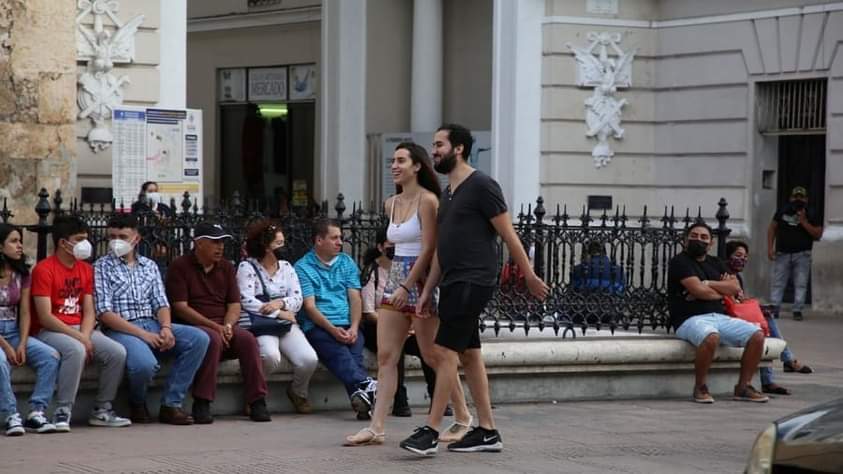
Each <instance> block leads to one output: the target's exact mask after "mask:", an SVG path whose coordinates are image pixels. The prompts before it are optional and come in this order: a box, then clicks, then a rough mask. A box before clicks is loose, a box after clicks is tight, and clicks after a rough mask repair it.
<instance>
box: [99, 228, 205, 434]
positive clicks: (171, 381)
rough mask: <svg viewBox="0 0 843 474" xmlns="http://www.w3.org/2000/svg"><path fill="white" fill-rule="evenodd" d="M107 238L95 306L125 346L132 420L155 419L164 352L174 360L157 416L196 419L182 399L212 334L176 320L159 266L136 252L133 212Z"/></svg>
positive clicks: (175, 420) (107, 327)
mask: <svg viewBox="0 0 843 474" xmlns="http://www.w3.org/2000/svg"><path fill="white" fill-rule="evenodd" d="M108 238H109V244H108V249H109V252H108V255H106V256H104V257H102V258H100V259H99V260H97V263H96V264H95V269H96V272H95V275H94V283H95V285H94V286H95V287H96V304H95V310H96V314H97V317H98V318H99V320H100V322H101V323H102V325H103V326H104V327H105V332H106V334H107V335H108V336H109V337H111V338H112V339H114V340H115V341H117V342H119V343H120V344H121V345H122V346H123V347H125V348H126V372H127V376H128V379H129V405H130V410H131V412H130V415H131V418H132V422H133V423H150V422H151V421H152V419H151V417H150V415H149V412H148V410H147V407H146V392H147V388H148V387H149V384H150V383H151V382H152V379H153V378H154V377H155V373H156V372H158V369H159V368H160V364H159V362H158V361H159V359H161V358H165V357H166V358H172V359H173V365H172V366H171V368H170V373H169V375H168V377H167V381H166V383H165V384H164V386H163V387H162V396H161V409H160V410H159V412H158V420H159V421H160V422H161V423H167V424H171V425H190V424H193V417H191V416H190V415H188V414H187V413H186V412H185V411H184V410H183V408H182V403H183V402H184V397H185V395H186V394H187V389H188V387H190V384H191V382H193V377H194V375H195V374H196V371H197V370H198V369H199V366H200V365H201V364H202V359H203V358H204V357H205V351H206V350H207V349H208V335H207V334H205V333H204V332H202V331H201V330H199V329H197V328H195V327H191V326H185V325H183V324H172V322H171V320H170V303H169V302H168V301H167V296H166V294H165V292H164V284H163V282H162V281H161V273H160V272H159V271H158V266H157V265H156V264H155V262H153V261H152V260H150V259H148V258H146V257H143V256H141V255H137V253H136V252H135V246H136V245H137V243H138V241H139V240H140V235H139V234H138V221H137V218H136V217H135V216H133V215H130V214H122V215H117V216H114V217H113V218H111V220H110V221H109V222H108Z"/></svg>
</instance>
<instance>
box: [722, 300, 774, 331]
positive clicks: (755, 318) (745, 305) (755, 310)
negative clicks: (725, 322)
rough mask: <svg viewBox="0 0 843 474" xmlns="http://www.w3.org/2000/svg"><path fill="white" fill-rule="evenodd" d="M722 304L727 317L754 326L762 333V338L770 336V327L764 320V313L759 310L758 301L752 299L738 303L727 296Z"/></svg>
mask: <svg viewBox="0 0 843 474" xmlns="http://www.w3.org/2000/svg"><path fill="white" fill-rule="evenodd" d="M723 304H724V305H725V306H726V313H727V314H728V315H729V316H732V317H733V318H738V319H742V320H744V321H746V322H748V323H750V324H754V325H755V326H758V327H760V328H761V330H762V331H764V336H767V337H769V336H770V327H769V326H768V325H767V319H766V318H764V312H763V311H762V310H761V305H760V304H759V303H758V300H756V299H754V298H752V299H748V300H743V301H740V302H738V301H735V300H734V298H731V297H728V296H727V297H726V298H723Z"/></svg>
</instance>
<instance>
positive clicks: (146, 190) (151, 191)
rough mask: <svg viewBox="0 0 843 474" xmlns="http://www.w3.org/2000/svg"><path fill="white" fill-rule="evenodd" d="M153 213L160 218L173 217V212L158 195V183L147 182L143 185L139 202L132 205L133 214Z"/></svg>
mask: <svg viewBox="0 0 843 474" xmlns="http://www.w3.org/2000/svg"><path fill="white" fill-rule="evenodd" d="M144 212H147V213H149V212H152V213H154V214H155V215H156V216H158V217H172V216H173V210H172V209H170V206H168V205H166V204H164V202H163V199H162V198H161V194H160V193H158V183H156V182H155V181H147V182H145V183H143V184H142V185H141V189H140V193H138V200H137V201H135V202H134V203H132V213H144Z"/></svg>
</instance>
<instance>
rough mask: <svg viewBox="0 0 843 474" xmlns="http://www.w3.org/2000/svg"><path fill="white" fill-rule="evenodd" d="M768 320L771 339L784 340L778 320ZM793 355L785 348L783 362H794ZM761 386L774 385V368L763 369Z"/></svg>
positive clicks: (782, 356)
mask: <svg viewBox="0 0 843 474" xmlns="http://www.w3.org/2000/svg"><path fill="white" fill-rule="evenodd" d="M766 319H767V326H768V327H769V328H770V337H776V338H779V339H784V338H783V337H782V333H781V332H780V331H779V326H778V323H776V318H766ZM793 359H794V357H793V353H792V352H790V348H789V347H785V348H784V350H783V351H782V355H781V361H782V362H793ZM760 372H761V384H762V385H770V384H771V383H773V368H772V367H761V369H760Z"/></svg>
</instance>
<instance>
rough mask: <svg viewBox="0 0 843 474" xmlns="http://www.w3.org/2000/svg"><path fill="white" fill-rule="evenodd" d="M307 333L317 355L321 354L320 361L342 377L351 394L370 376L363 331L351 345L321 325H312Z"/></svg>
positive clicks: (330, 370) (346, 388)
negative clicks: (365, 364) (337, 338)
mask: <svg viewBox="0 0 843 474" xmlns="http://www.w3.org/2000/svg"><path fill="white" fill-rule="evenodd" d="M305 335H306V336H307V340H308V341H309V342H310V345H311V346H313V349H314V350H315V351H316V355H318V356H319V361H320V362H322V365H324V366H325V368H326V369H328V371H329V372H331V373H332V374H334V376H335V377H336V378H338V379H340V382H342V383H343V385H345V391H346V392H348V395H349V396H351V394H352V393H354V391H355V390H357V389H358V388H359V385H360V383H362V382H365V381H366V380H367V379H368V378H369V374H368V373H367V372H366V369H365V368H364V367H363V333H362V332H358V333H357V341H355V342H354V344H351V345H346V344H343V343H341V342H339V341H337V340H336V339H334V336H332V335H330V334H329V333H328V332H327V331H325V330H324V329H322V328H320V327H319V326H314V327H312V328H311V329H310V330H309V331H307V332H306V333H305Z"/></svg>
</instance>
